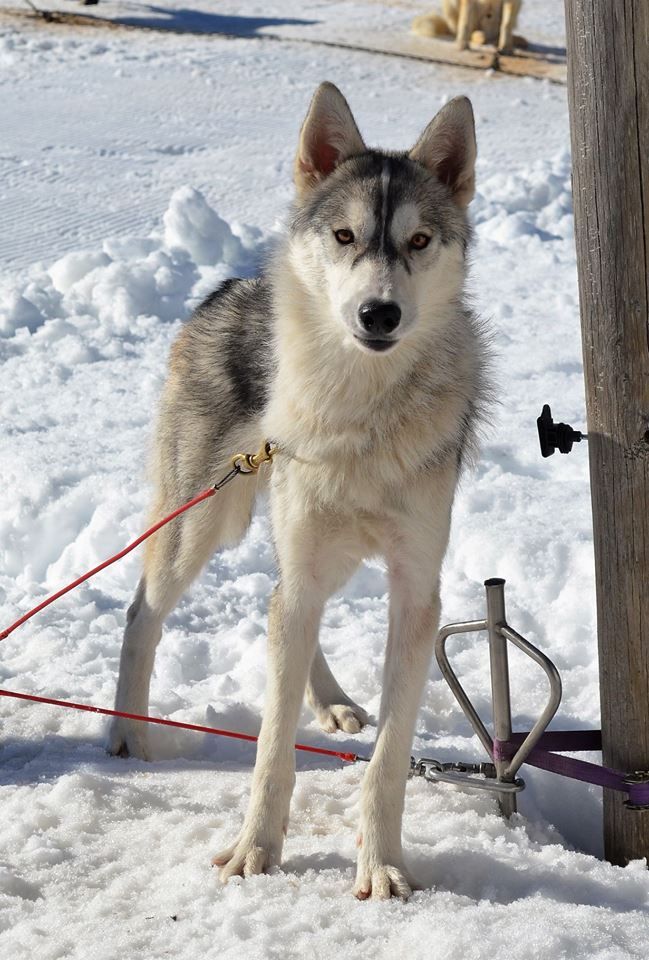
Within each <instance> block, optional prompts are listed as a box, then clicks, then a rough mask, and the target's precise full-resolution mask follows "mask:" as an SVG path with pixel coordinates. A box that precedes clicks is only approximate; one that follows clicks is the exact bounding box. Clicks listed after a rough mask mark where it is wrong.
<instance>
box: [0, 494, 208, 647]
mask: <svg viewBox="0 0 649 960" xmlns="http://www.w3.org/2000/svg"><path fill="white" fill-rule="evenodd" d="M222 483H223V481H221V485H222ZM217 489H218V486H216V485H215V486H213V487H209V488H208V489H207V490H203V492H202V493H199V494H198V496H197V497H194V499H193V500H190V501H189V502H188V503H186V504H184V506H182V507H178V509H177V510H174V512H173V513H170V514H169V516H168V517H165V518H164V519H163V520H159V521H158V522H157V523H154V525H153V526H152V527H149V529H148V530H145V531H144V533H143V534H141V535H140V536H139V537H138V538H137V540H134V541H133V543H129V545H128V546H127V547H124V549H123V550H120V552H119V553H116V554H115V556H114V557H109V558H108V560H104V562H103V563H100V564H99V566H97V567H93V569H92V570H88V572H87V573H84V574H83V576H82V577H79V578H78V579H77V580H73V582H72V583H69V584H68V585H67V587H63V589H61V590H57V592H56V593H53V594H52V596H51V597H48V598H47V600H43V602H42V603H39V604H38V606H37V607H34V608H33V609H32V610H29V611H28V612H27V613H26V614H25V615H24V616H23V617H21V618H20V619H19V620H16V622H15V623H12V624H11V626H10V627H7V629H6V630H3V631H2V632H0V640H6V638H7V637H8V636H9V634H10V633H13V632H14V630H16V629H17V628H18V627H20V626H22V625H23V623H27V621H28V620H31V618H32V617H33V616H35V614H37V613H39V612H40V611H41V610H44V609H45V607H49V605H50V603H54V601H55V600H58V599H59V597H62V596H63V595H64V594H65V593H69V592H70V590H74V588H75V587H78V586H79V584H80V583H83V582H84V581H85V580H89V579H90V577H94V575H95V574H96V573H99V571H100V570H103V569H104V568H105V567H109V566H110V565H111V563H115V562H116V561H117V560H121V559H122V557H125V556H126V554H127V553H130V552H131V550H135V548H136V547H139V545H140V544H141V543H142V542H143V541H144V540H146V539H147V538H148V537H150V536H151V534H153V533H155V532H156V530H159V529H160V527H164V525H165V524H166V523H169V522H170V520H173V519H174V518H175V517H178V516H180V514H181V513H184V512H185V510H189V508H190V507H195V506H196V504H197V503H201V501H203V500H207V498H208V497H213V496H214V494H215V493H216V491H217Z"/></svg>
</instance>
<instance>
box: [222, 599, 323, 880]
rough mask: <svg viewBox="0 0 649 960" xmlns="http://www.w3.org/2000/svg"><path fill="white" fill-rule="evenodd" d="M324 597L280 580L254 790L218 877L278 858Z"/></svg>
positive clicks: (246, 872) (257, 868) (256, 869)
mask: <svg viewBox="0 0 649 960" xmlns="http://www.w3.org/2000/svg"><path fill="white" fill-rule="evenodd" d="M321 614H322V603H320V602H318V601H316V602H315V603H314V602H313V601H312V600H307V598H305V597H304V596H303V595H300V596H295V595H292V596H289V594H288V591H287V590H286V588H285V587H284V586H283V585H282V584H281V583H280V585H279V586H278V588H277V589H276V591H275V593H274V594H273V597H272V600H271V604H270V610H269V614H268V685H267V692H266V704H265V707H264V719H263V722H262V725H261V731H260V734H259V744H258V747H257V761H256V763H255V772H254V775H253V781H252V793H251V797H250V803H249V806H248V812H247V814H246V818H245V821H244V825H243V828H242V831H241V833H240V835H239V837H238V839H237V840H236V842H235V843H234V844H233V845H232V846H231V847H229V848H228V849H227V850H224V851H222V852H221V853H219V854H217V856H216V857H214V859H213V861H212V863H214V864H215V865H218V866H220V867H221V880H222V881H223V882H224V883H225V882H226V881H227V880H228V879H229V878H230V877H232V876H236V875H239V876H244V877H246V876H250V875H252V874H255V873H262V872H263V871H265V870H267V869H268V868H269V867H272V866H276V865H278V864H279V862H280V859H281V855H282V846H283V843H284V836H285V834H286V829H287V826H288V815H289V806H290V802H291V794H292V792H293V785H294V782H295V751H294V746H293V744H294V738H295V730H296V727H297V721H298V716H299V712H300V707H301V705H302V699H303V697H304V689H305V686H306V679H307V674H308V671H309V667H310V665H311V659H312V657H313V652H314V650H315V645H316V641H317V636H318V625H319V622H320V617H321Z"/></svg>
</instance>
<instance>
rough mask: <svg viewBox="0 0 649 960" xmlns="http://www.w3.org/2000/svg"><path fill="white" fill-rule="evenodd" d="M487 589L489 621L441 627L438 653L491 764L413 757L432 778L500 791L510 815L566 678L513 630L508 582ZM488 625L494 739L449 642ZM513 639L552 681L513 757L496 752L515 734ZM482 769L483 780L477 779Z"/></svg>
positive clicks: (415, 767) (503, 809) (496, 581)
mask: <svg viewBox="0 0 649 960" xmlns="http://www.w3.org/2000/svg"><path fill="white" fill-rule="evenodd" d="M485 589H486V593H487V617H486V619H485V620H470V621H468V622H466V623H449V624H447V626H445V627H442V629H441V630H440V631H439V633H438V635H437V639H436V641H435V656H436V658H437V662H438V664H439V668H440V670H441V671H442V675H443V677H444V679H445V680H446V682H447V683H448V685H449V687H450V688H451V691H452V693H453V695H454V696H455V699H456V700H457V702H458V703H459V705H460V706H461V707H462V710H463V711H464V714H465V716H466V718H467V719H468V721H469V723H470V724H471V726H472V727H473V729H474V731H475V733H476V734H477V736H478V739H479V740H480V742H481V743H482V745H483V747H484V748H485V750H486V751H487V753H488V754H489V756H490V757H491V758H492V761H493V762H492V763H486V764H462V763H450V764H440V763H439V762H438V761H435V760H426V759H421V760H419V761H413V773H416V774H418V775H420V776H424V777H426V779H429V780H443V781H444V782H446V783H456V784H458V785H462V786H465V787H469V788H472V789H476V788H477V789H482V790H492V791H494V792H496V793H497V796H498V803H499V806H500V810H501V812H502V814H503V816H505V817H510V816H511V815H512V814H513V813H516V794H517V793H518V792H519V791H520V790H522V789H523V788H524V786H525V783H524V781H523V780H521V779H520V778H517V777H516V773H517V772H518V770H519V768H520V767H521V765H522V764H523V763H524V761H525V760H526V758H527V757H528V756H529V754H530V753H531V752H532V750H533V749H534V747H535V746H536V745H537V744H538V743H539V741H540V739H541V737H542V736H543V733H544V732H545V730H546V728H547V726H548V724H549V723H550V721H551V720H552V718H553V717H554V715H555V713H556V712H557V709H558V707H559V704H560V702H561V677H560V676H559V671H558V670H557V668H556V667H555V665H554V664H553V663H552V661H551V660H550V659H549V658H548V657H546V656H545V654H543V653H541V651H540V650H539V649H538V648H537V647H535V646H534V644H532V643H530V642H529V640H526V639H525V637H522V636H521V635H520V633H517V632H516V631H515V630H513V629H512V628H511V627H510V626H509V624H508V623H507V620H506V617H505V581H504V580H501V579H498V578H494V579H491V580H485ZM481 630H486V631H487V634H488V638H489V659H490V664H491V699H492V706H493V726H494V738H492V736H491V735H490V733H489V731H488V730H487V728H486V727H485V725H484V723H483V722H482V720H481V719H480V717H479V716H478V713H477V712H476V709H475V707H474V706H473V704H472V703H471V701H470V699H469V697H468V696H467V693H466V691H465V689H464V687H463V686H462V684H461V683H460V681H459V679H458V677H457V674H456V673H455V671H454V670H453V668H452V667H451V664H450V662H449V659H448V656H447V654H446V641H447V640H448V638H449V637H450V636H452V635H453V634H456V633H476V632H478V631H481ZM508 642H509V643H513V644H514V646H516V647H518V649H519V650H521V651H522V652H523V653H525V654H526V655H527V656H528V657H530V658H531V659H532V660H534V662H535V663H538V665H539V666H540V667H541V668H542V669H543V670H544V671H545V674H546V676H547V678H548V682H549V684H550V696H549V699H548V702H547V704H546V706H545V708H544V710H543V712H542V713H541V715H540V717H539V718H538V720H537V721H536V723H535V724H534V726H533V727H532V729H531V730H530V732H529V733H528V734H527V736H526V737H525V738H524V740H523V741H522V743H521V744H520V746H519V747H518V750H517V751H516V753H515V754H514V756H513V757H511V759H508V758H505V759H502V758H500V757H499V756H498V755H496V756H494V739H495V740H496V741H502V742H507V741H509V740H511V737H512V716H511V703H510V696H509V663H508V658H507V643H508ZM475 774H482V776H483V778H484V779H480V780H479V779H477V778H476V777H475Z"/></svg>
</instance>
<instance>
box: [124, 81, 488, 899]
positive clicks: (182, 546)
mask: <svg viewBox="0 0 649 960" xmlns="http://www.w3.org/2000/svg"><path fill="white" fill-rule="evenodd" d="M475 158H476V142H475V132H474V121H473V111H472V108H471V104H470V102H469V100H467V99H466V98H464V97H458V98H456V99H454V100H451V101H450V102H448V103H447V104H446V105H445V106H444V107H443V108H442V109H441V110H440V111H439V113H438V114H437V116H436V117H435V118H434V119H433V120H432V121H431V122H430V123H429V124H428V126H427V127H426V129H425V130H424V132H423V134H422V135H421V137H420V138H419V140H418V141H417V143H416V144H415V146H414V147H413V148H412V149H411V150H410V151H409V152H407V153H387V152H382V151H380V150H374V149H368V148H367V147H366V146H365V143H364V142H363V139H362V138H361V135H360V133H359V131H358V127H357V126H356V122H355V120H354V117H353V115H352V113H351V110H350V108H349V106H348V104H347V101H346V100H345V99H344V97H343V95H342V94H341V93H340V91H339V90H338V89H337V88H336V87H335V86H334V85H333V84H331V83H323V84H321V85H320V86H319V87H318V89H317V91H316V93H315V96H314V98H313V100H312V102H311V105H310V108H309V110H308V114H307V116H306V119H305V121H304V124H303V126H302V129H301V133H300V138H299V146H298V151H297V157H296V161H295V172H294V179H295V185H296V200H295V206H294V208H293V212H292V217H291V220H290V224H289V226H288V227H287V229H286V232H285V236H284V237H283V239H282V240H281V242H279V244H278V247H277V249H276V250H275V251H274V253H273V254H272V256H271V258H270V262H269V265H268V268H267V270H266V271H265V272H264V273H263V275H262V276H260V277H258V278H256V279H247V280H241V279H233V280H228V281H226V282H225V283H223V284H222V285H221V286H220V287H219V288H218V289H217V290H216V291H215V292H214V293H212V295H211V296H209V297H208V298H207V299H206V300H205V302H204V303H202V304H201V305H200V306H199V307H198V308H197V309H196V310H195V312H194V314H193V315H192V317H191V318H190V320H189V322H188V323H186V325H185V326H184V328H183V329H182V331H181V333H180V334H179V336H178V338H177V340H176V341H175V343H174V345H173V348H172V351H171V356H170V363H169V374H168V379H167V381H166V385H165V387H164V390H163V395H162V399H161V404H160V414H159V419H158V428H157V441H156V445H155V455H154V464H153V466H154V484H155V490H156V494H155V498H154V505H153V511H152V515H153V517H156V518H157V517H159V516H161V515H163V514H166V513H167V512H169V511H171V510H172V509H173V508H174V507H177V506H178V505H180V504H182V503H183V502H185V501H187V500H188V499H189V498H190V497H191V496H192V495H194V494H195V493H196V491H198V490H201V489H203V488H204V487H205V486H207V485H209V484H211V483H213V481H214V479H215V478H218V477H220V476H221V475H223V473H224V472H225V471H227V469H228V467H229V463H230V461H229V456H230V455H231V454H232V452H233V451H237V450H240V449H241V450H256V449H258V447H259V446H260V442H261V441H262V440H263V439H264V438H268V439H269V440H270V441H272V443H273V445H275V446H276V448H277V452H276V454H275V455H274V457H273V462H272V466H271V467H270V468H269V467H268V466H265V467H263V469H262V470H261V471H260V472H259V474H258V475H256V476H254V477H253V476H250V477H247V478H246V479H245V480H241V479H240V480H236V481H235V482H234V483H231V484H230V485H229V486H227V487H226V488H224V489H223V490H222V491H221V492H220V493H219V494H218V495H217V496H216V497H214V498H213V499H211V500H209V501H207V502H206V503H204V504H203V505H202V506H201V508H200V510H196V511H193V512H191V513H188V514H185V515H184V517H183V518H182V519H177V520H175V521H174V522H173V524H170V525H168V526H166V527H164V528H163V529H161V530H160V531H159V532H158V533H157V534H156V536H155V537H154V538H152V539H150V540H148V541H147V544H148V546H147V548H146V552H145V556H144V571H143V575H142V578H141V581H140V583H139V586H138V588H137V591H136V595H135V599H134V601H133V603H132V605H131V607H130V608H129V610H128V614H127V623H126V629H125V634H124V643H123V647H122V653H121V660H120V672H119V680H118V686H117V695H116V708H117V709H118V710H121V711H127V712H130V713H139V714H145V713H147V709H148V698H149V682H150V677H151V672H152V668H153V661H154V653H155V648H156V645H157V643H158V641H159V640H160V636H161V631H162V624H163V621H164V619H165V617H166V616H167V615H168V614H169V613H170V611H171V610H172V608H173V607H174V605H175V604H176V603H177V601H178V600H179V598H180V596H181V594H182V593H183V591H184V590H185V589H186V588H187V587H188V585H189V584H190V583H191V581H192V580H193V578H194V577H196V575H197V574H198V573H199V571H200V570H201V568H202V567H203V566H204V564H205V563H206V562H207V561H208V559H209V558H210V556H211V555H212V553H213V552H214V551H215V550H217V549H218V548H220V547H223V546H226V545H231V544H235V543H237V542H238V541H239V540H240V539H241V538H242V537H243V536H244V534H245V532H246V529H247V527H248V524H249V522H250V518H251V513H252V509H253V504H254V501H255V499H256V497H257V496H258V495H259V494H260V493H261V492H262V490H264V489H267V490H268V495H269V503H270V513H271V518H272V527H273V538H274V545H275V550H276V556H277V562H278V567H279V582H278V584H277V586H276V588H275V590H274V592H273V594H272V598H271V601H270V609H269V618H268V661H269V676H268V685H267V692H266V703H265V708H264V716H263V722H262V726H261V732H260V736H259V744H258V751H257V759H256V765H255V770H254V775H253V782H252V794H251V799H250V803H249V807H248V812H247V814H246V817H245V821H244V823H243V826H242V829H241V832H240V834H239V836H238V837H237V839H236V840H235V841H234V843H233V844H232V845H231V846H230V847H228V848H227V849H226V850H224V851H222V852H221V853H219V854H218V855H217V856H216V857H215V858H214V861H213V863H214V864H216V865H219V866H220V868H221V871H220V876H221V879H222V880H223V881H224V882H225V881H226V880H227V879H228V878H229V877H232V876H235V875H243V876H244V877H245V876H249V875H251V874H257V873H260V872H263V871H265V870H267V869H268V868H270V867H272V866H274V865H277V864H279V862H280V857H281V852H282V845H283V840H284V836H285V833H286V830H287V825H288V817H289V804H290V799H291V793H292V790H293V785H294V781H295V758H294V749H293V743H294V737H295V732H296V728H297V723H298V717H299V712H300V709H301V706H302V701H303V698H304V696H305V692H306V699H307V701H308V703H309V705H310V707H311V709H312V710H313V712H314V713H315V716H316V718H317V719H318V721H319V723H320V725H321V726H322V728H323V729H324V730H326V731H328V732H333V731H336V730H338V729H340V730H343V731H346V732H347V733H356V732H357V731H359V730H360V729H361V727H362V726H363V725H364V724H366V723H367V722H368V716H367V714H366V712H365V711H364V710H363V709H362V708H361V707H359V706H358V705H357V704H356V703H354V701H353V700H352V699H351V697H349V696H348V695H347V694H346V693H345V692H344V691H343V690H342V688H341V687H340V686H339V684H338V681H337V680H336V679H335V678H334V676H333V674H332V672H331V670H330V668H329V666H328V664H327V661H326V660H325V657H324V655H323V653H322V650H321V649H320V646H319V643H318V629H319V622H320V619H321V616H322V613H323V608H324V605H325V603H326V601H327V599H328V598H329V597H330V596H331V594H333V593H334V592H335V591H336V590H338V589H340V588H341V587H342V586H343V585H344V583H345V582H346V581H347V579H348V578H349V577H350V576H351V574H352V573H353V572H354V570H355V569H356V568H357V567H358V565H359V564H360V563H361V562H362V560H363V559H364V558H366V557H368V556H370V555H382V556H383V557H385V561H386V566H387V571H388V579H389V587H390V604H389V633H388V639H387V652H386V663H385V673H384V678H383V691H382V702H381V709H380V716H379V720H378V731H377V737H376V745H375V749H374V751H373V756H372V759H371V762H370V763H369V766H368V768H367V771H366V773H365V777H364V781H363V787H362V817H361V824H360V832H359V840H358V843H359V858H358V875H357V879H356V884H355V887H354V891H355V894H356V896H357V897H359V898H360V899H365V898H367V897H369V896H372V897H374V898H388V897H390V896H399V897H403V898H406V897H407V896H408V895H409V894H410V892H411V889H412V883H411V881H410V879H409V877H408V873H407V871H406V868H405V866H404V864H403V859H402V851H401V819H402V810H403V804H404V795H405V784H406V780H407V776H408V772H409V762H410V746H411V743H412V737H413V730H414V725H415V720H416V715H417V710H418V704H419V701H420V698H421V695H422V690H423V685H424V680H425V678H426V675H427V671H428V667H429V661H430V657H431V651H432V644H433V639H434V635H435V633H436V630H437V627H438V616H439V577H440V567H441V564H442V560H443V557H444V553H445V550H446V546H447V540H448V536H449V525H450V521H451V507H452V503H453V497H454V491H455V489H456V485H457V482H458V477H459V474H460V471H461V469H462V465H463V464H464V463H465V462H466V461H467V459H470V458H471V456H472V455H473V452H474V450H475V446H476V436H477V425H478V423H479V422H480V420H481V416H482V411H483V410H484V409H485V397H486V396H487V394H488V387H487V378H486V376H485V356H486V352H485V335H484V333H483V332H482V328H481V325H480V324H479V322H478V321H477V320H476V318H475V317H474V316H473V315H472V313H471V312H470V311H469V310H468V309H467V308H466V306H465V305H464V303H463V288H464V283H465V276H466V270H467V250H468V246H469V241H470V235H471V230H470V225H469V221H468V216H467V206H468V204H469V202H470V200H471V198H472V196H473V193H474V167H475ZM109 750H110V752H111V753H113V754H118V755H124V756H128V755H131V756H135V757H142V758H148V757H149V748H148V744H147V739H146V729H145V725H143V724H138V723H137V722H132V721H128V720H124V719H116V720H114V722H113V724H112V727H111V729H110V734H109Z"/></svg>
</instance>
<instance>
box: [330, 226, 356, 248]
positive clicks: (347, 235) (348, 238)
mask: <svg viewBox="0 0 649 960" xmlns="http://www.w3.org/2000/svg"><path fill="white" fill-rule="evenodd" d="M334 237H335V238H336V240H337V241H338V243H341V244H342V245H343V247H346V246H347V244H349V243H353V242H354V234H353V233H352V232H351V230H335V231H334Z"/></svg>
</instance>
